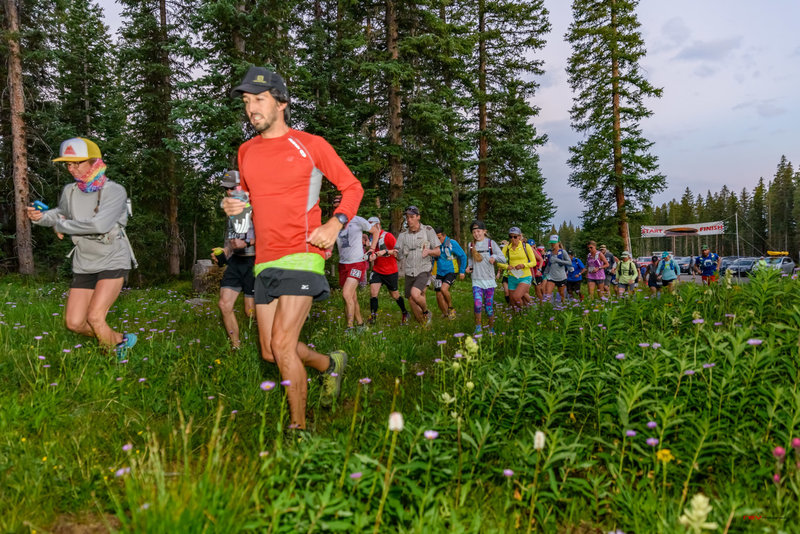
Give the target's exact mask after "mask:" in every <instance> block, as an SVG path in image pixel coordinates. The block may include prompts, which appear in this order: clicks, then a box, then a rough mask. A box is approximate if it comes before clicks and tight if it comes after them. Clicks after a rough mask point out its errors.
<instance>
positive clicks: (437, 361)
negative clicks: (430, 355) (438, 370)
mask: <svg viewBox="0 0 800 534" xmlns="http://www.w3.org/2000/svg"><path fill="white" fill-rule="evenodd" d="M433 363H442V359H441V358H435V359H434V360H433Z"/></svg>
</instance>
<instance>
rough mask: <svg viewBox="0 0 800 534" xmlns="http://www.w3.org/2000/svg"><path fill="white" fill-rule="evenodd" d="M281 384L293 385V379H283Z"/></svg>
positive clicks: (285, 385)
mask: <svg viewBox="0 0 800 534" xmlns="http://www.w3.org/2000/svg"><path fill="white" fill-rule="evenodd" d="M331 376H333V373H331ZM281 385H282V386H283V387H289V386H291V385H292V381H291V380H282V381H281Z"/></svg>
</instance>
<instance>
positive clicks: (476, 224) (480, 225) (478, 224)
mask: <svg viewBox="0 0 800 534" xmlns="http://www.w3.org/2000/svg"><path fill="white" fill-rule="evenodd" d="M473 230H486V224H485V223H484V222H483V221H479V220H477V219H476V220H474V221H472V224H470V225H469V231H470V232H471V231H473Z"/></svg>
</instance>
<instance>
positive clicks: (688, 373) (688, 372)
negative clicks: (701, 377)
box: [683, 369, 694, 376]
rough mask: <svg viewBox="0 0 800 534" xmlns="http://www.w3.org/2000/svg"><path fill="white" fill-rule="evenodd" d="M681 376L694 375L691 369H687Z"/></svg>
mask: <svg viewBox="0 0 800 534" xmlns="http://www.w3.org/2000/svg"><path fill="white" fill-rule="evenodd" d="M683 374H685V375H689V376H692V375H693V374H694V370H693V369H687V370H686V371H685V372H684V373H683Z"/></svg>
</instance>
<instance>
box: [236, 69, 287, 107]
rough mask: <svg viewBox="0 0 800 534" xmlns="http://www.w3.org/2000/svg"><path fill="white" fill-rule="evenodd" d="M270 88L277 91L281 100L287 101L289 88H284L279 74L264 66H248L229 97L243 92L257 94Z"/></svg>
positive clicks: (238, 95)
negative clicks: (239, 82)
mask: <svg viewBox="0 0 800 534" xmlns="http://www.w3.org/2000/svg"><path fill="white" fill-rule="evenodd" d="M270 89H276V90H277V91H278V93H279V94H280V96H281V97H282V98H281V99H280V100H281V101H283V102H288V101H289V90H288V89H286V82H284V81H283V78H281V76H280V74H278V73H276V72H272V71H271V70H269V69H268V68H266V67H250V68H249V69H247V74H245V75H244V78H243V79H242V83H241V84H239V85H237V86H236V87H234V88H233V90H232V91H231V98H239V97H240V96H242V94H243V93H251V94H254V95H257V94H260V93H263V92H265V91H269V90H270Z"/></svg>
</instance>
